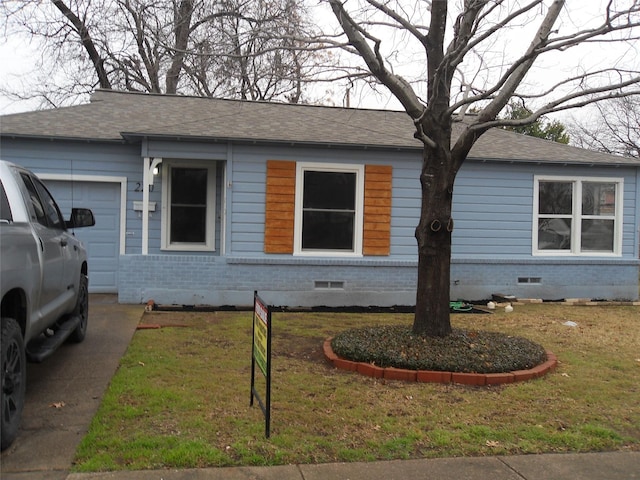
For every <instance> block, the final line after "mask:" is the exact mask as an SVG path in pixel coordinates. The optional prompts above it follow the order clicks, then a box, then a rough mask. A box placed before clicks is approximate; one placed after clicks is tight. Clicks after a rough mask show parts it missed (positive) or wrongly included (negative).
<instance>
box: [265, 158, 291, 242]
mask: <svg viewBox="0 0 640 480" xmlns="http://www.w3.org/2000/svg"><path fill="white" fill-rule="evenodd" d="M295 197H296V162H291V161H283V160H268V161H267V198H266V202H265V225H264V251H265V253H290V254H291V253H293V224H294V218H295V212H294V209H295Z"/></svg>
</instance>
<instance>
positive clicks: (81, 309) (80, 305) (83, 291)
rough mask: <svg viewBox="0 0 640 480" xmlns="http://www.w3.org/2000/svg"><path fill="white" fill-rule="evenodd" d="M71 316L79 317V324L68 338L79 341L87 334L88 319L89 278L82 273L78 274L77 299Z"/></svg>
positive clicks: (75, 341)
mask: <svg viewBox="0 0 640 480" xmlns="http://www.w3.org/2000/svg"><path fill="white" fill-rule="evenodd" d="M71 315H72V316H77V317H80V324H79V325H78V326H77V327H76V329H75V330H74V331H73V333H72V334H71V335H70V336H69V340H71V341H72V342H74V343H80V342H82V341H83V340H84V337H85V336H86V335H87V322H88V321H89V279H88V278H87V276H86V275H85V274H84V273H81V274H80V286H79V287H78V300H77V302H76V308H75V309H74V310H73V313H72V314H71Z"/></svg>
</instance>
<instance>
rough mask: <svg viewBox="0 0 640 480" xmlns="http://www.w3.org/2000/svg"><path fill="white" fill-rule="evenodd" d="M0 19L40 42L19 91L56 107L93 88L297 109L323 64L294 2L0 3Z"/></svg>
mask: <svg viewBox="0 0 640 480" xmlns="http://www.w3.org/2000/svg"><path fill="white" fill-rule="evenodd" d="M0 17H4V19H5V20H6V24H5V26H6V28H7V31H6V32H5V34H6V35H10V34H15V33H18V34H26V35H27V36H28V37H29V38H30V39H31V40H32V41H36V42H40V43H41V44H42V51H43V56H42V58H41V60H40V64H39V65H38V66H37V70H39V71H40V72H42V78H37V79H36V78H34V83H31V82H29V83H28V86H27V88H29V89H31V90H33V91H34V92H35V93H34V95H37V96H40V97H42V98H46V99H47V101H46V103H48V104H52V105H54V106H55V105H60V104H64V103H68V102H69V101H70V102H71V103H73V102H74V101H75V98H76V97H77V96H79V95H83V94H86V93H88V92H91V91H92V90H93V89H95V88H96V87H99V88H107V89H110V88H115V89H120V90H128V91H143V92H152V93H169V94H175V93H182V94H195V95H204V96H217V97H226V98H248V99H260V100H274V99H278V100H284V101H292V102H297V101H300V100H301V99H302V98H303V90H304V86H305V85H306V84H307V83H308V82H309V81H310V80H311V79H313V77H314V76H315V75H316V74H317V72H318V71H319V70H320V68H321V67H322V65H321V62H324V61H326V60H327V57H326V55H324V54H322V53H321V52H320V51H319V49H318V48H316V47H315V46H310V44H308V43H306V42H303V39H308V38H310V37H313V36H315V33H314V30H315V26H314V25H313V23H312V21H311V19H310V18H309V14H308V12H307V10H306V8H305V6H304V4H303V1H302V0H270V1H268V0H5V1H3V2H2V5H1V6H0ZM18 95H19V94H18ZM27 95H29V94H28V93H24V94H22V96H27Z"/></svg>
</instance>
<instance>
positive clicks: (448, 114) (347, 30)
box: [327, 0, 640, 336]
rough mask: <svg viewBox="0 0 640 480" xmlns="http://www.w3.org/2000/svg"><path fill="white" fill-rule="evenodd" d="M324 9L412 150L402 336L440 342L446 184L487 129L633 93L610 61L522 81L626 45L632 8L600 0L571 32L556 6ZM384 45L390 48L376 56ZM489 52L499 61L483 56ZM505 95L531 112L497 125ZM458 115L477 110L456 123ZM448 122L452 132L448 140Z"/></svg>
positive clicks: (373, 4)
mask: <svg viewBox="0 0 640 480" xmlns="http://www.w3.org/2000/svg"><path fill="white" fill-rule="evenodd" d="M327 1H328V3H329V4H330V6H331V8H332V10H333V13H334V14H335V17H336V19H337V20H338V23H339V25H340V28H341V30H342V32H343V33H344V35H345V37H346V39H347V40H346V45H345V48H346V49H347V50H349V51H351V52H352V53H354V54H356V55H358V56H359V57H361V60H362V61H363V62H364V63H365V64H366V67H367V69H368V70H369V72H370V73H371V75H372V76H373V77H374V78H375V79H377V81H379V82H380V83H381V84H383V85H384V86H386V87H387V88H388V89H389V91H390V92H391V93H392V94H393V95H394V96H395V97H396V98H397V99H398V101H399V102H400V103H401V104H402V106H403V107H404V109H405V110H406V112H407V113H408V114H409V116H410V117H411V118H412V119H413V122H414V125H415V132H414V135H415V136H416V138H418V139H419V140H420V141H421V142H422V143H423V146H424V148H423V155H422V171H421V174H420V182H421V186H422V205H421V214H420V220H419V224H418V226H417V228H416V232H415V235H416V239H417V243H418V285H417V295H416V313H415V319H414V324H413V330H414V332H415V333H416V334H422V335H428V336H445V335H448V334H449V333H450V332H451V323H450V319H449V300H450V298H449V288H450V265H451V232H452V231H453V219H452V218H451V207H452V196H453V185H454V180H455V178H456V175H457V173H458V171H459V169H460V167H461V166H462V164H463V162H464V160H465V158H466V157H467V154H468V153H469V151H470V150H471V147H472V146H473V145H474V143H475V142H476V141H477V140H478V138H479V137H480V136H481V135H482V134H483V133H485V132H486V131H487V130H488V129H490V128H492V127H496V126H512V127H516V126H522V125H527V124H529V123H532V122H535V121H536V120H537V119H538V118H540V116H542V115H544V114H547V113H551V112H556V111H560V110H565V109H569V108H577V107H580V106H583V105H587V104H590V103H593V102H597V101H600V100H603V99H607V98H618V97H626V96H629V95H632V94H638V93H640V88H639V87H638V82H639V81H640V76H639V74H638V72H637V71H631V70H624V69H622V68H620V67H619V66H617V65H619V64H620V59H619V58H616V59H615V60H614V61H612V62H611V66H608V67H602V66H600V67H599V68H597V69H588V67H587V66H583V67H582V70H581V71H580V72H579V73H577V74H568V75H567V76H565V77H564V78H561V79H559V80H558V81H557V82H556V83H555V85H551V86H550V87H543V88H542V89H538V90H537V91H536V90H535V85H533V84H532V83H531V82H530V81H529V77H528V74H529V73H530V72H531V71H532V69H533V68H534V67H535V66H536V65H537V64H538V63H539V62H541V61H542V59H544V58H546V57H548V56H552V55H554V56H556V57H557V56H559V57H560V58H562V59H563V60H564V62H569V61H570V60H571V53H572V50H575V48H576V47H577V46H579V45H585V44H588V45H597V44H598V42H611V43H614V42H635V41H637V39H638V26H639V25H640V3H639V2H638V0H627V1H623V0H621V1H618V2H616V1H613V0H612V1H609V2H608V3H606V4H604V5H603V7H602V10H600V11H598V12H597V15H598V18H596V16H595V14H593V13H592V14H591V18H590V19H589V21H588V22H587V23H585V24H584V26H583V25H582V24H580V25H577V26H576V25H573V24H572V21H571V16H570V14H571V11H570V10H568V7H566V6H565V1H564V0H553V1H551V0H549V1H544V0H530V1H521V2H518V1H507V0H460V1H455V2H454V1H448V0H432V1H429V2H410V1H403V0H346V1H345V0H327ZM574 5H575V4H574ZM449 7H452V10H451V11H450V9H449ZM593 8H594V7H593V5H591V4H590V5H589V9H590V11H593ZM511 28H517V34H518V37H519V38H521V37H522V36H523V35H524V34H528V35H529V40H528V44H526V45H525V46H524V47H523V48H522V49H520V50H518V48H517V42H514V41H513V39H512V40H511V42H509V43H508V44H507V43H505V42H507V41H508V40H507V39H506V38H504V34H505V33H507V32H509V29H511ZM389 38H394V39H395V40H396V43H395V44H394V45H392V46H391V48H385V47H387V40H385V39H389ZM398 40H400V41H401V42H403V43H402V50H400V49H399V48H398V47H397V42H398ZM412 45H413V46H414V47H415V48H414V51H415V52H417V54H418V55H419V56H420V57H419V59H416V58H413V59H412V62H413V65H424V67H425V68H424V70H418V78H417V80H418V81H417V82H413V83H412V81H413V80H416V79H415V78H411V77H410V76H409V75H410V73H406V74H404V75H403V74H401V73H400V72H401V71H402V68H403V65H402V64H401V59H402V55H403V53H404V52H407V51H409V50H410V49H411V46H412ZM495 51H498V52H504V53H501V56H498V57H496V56H494V57H492V54H491V52H495ZM616 62H617V63H616ZM576 67H578V66H577V65H576ZM468 79H472V80H468ZM480 82H481V83H480ZM519 90H522V91H519ZM458 92H460V93H459V94H458ZM514 96H518V97H520V98H524V99H532V98H535V99H536V100H537V101H538V103H539V104H540V105H541V106H540V107H539V108H537V109H535V110H534V111H532V112H531V114H530V115H528V116H526V117H524V118H520V119H508V118H500V117H499V114H500V112H501V111H502V110H503V108H504V107H505V106H506V105H507V104H508V103H509V100H510V99H511V98H512V97H514ZM467 108H474V110H475V111H476V112H477V114H476V115H474V116H472V117H471V116H469V117H468V118H463V117H464V115H462V114H463V113H464V111H466V109H467ZM458 120H460V121H461V129H460V130H461V133H460V134H459V135H458V136H457V137H454V136H453V134H452V130H453V128H452V127H453V123H454V122H455V121H458Z"/></svg>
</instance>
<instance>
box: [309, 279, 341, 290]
mask: <svg viewBox="0 0 640 480" xmlns="http://www.w3.org/2000/svg"><path fill="white" fill-rule="evenodd" d="M314 288H315V289H316V290H344V282H336V281H334V280H316V281H315V283H314Z"/></svg>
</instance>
